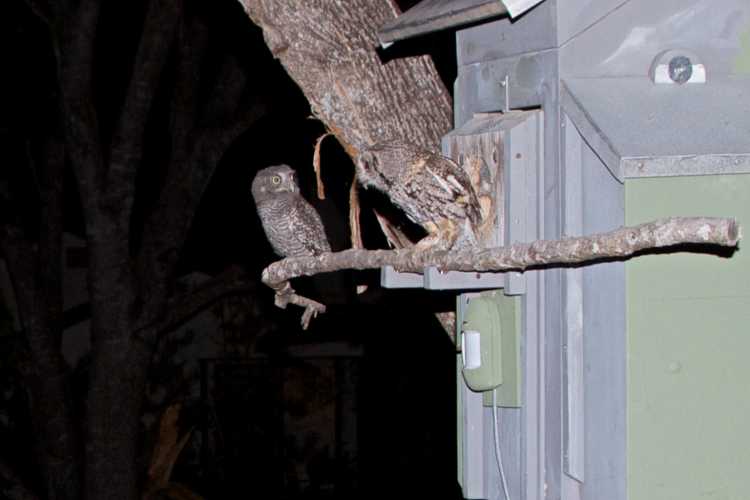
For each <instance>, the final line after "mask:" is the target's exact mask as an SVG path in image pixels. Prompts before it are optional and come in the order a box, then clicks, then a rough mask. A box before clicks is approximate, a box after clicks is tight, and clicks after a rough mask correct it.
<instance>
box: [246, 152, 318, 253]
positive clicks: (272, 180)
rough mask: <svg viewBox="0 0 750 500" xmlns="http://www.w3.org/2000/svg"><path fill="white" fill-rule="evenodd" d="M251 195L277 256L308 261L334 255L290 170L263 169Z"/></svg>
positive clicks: (311, 207)
mask: <svg viewBox="0 0 750 500" xmlns="http://www.w3.org/2000/svg"><path fill="white" fill-rule="evenodd" d="M251 191H252V194H253V198H254V199H255V208H256V209H257V211H258V216H259V217H260V222H261V224H262V225H263V230H264V231H265V232H266V237H267V238H268V241H269V242H270V243H271V247H273V250H274V252H276V253H277V254H279V255H280V256H282V257H305V256H310V255H318V254H321V253H323V252H330V251H331V246H330V245H329V244H328V239H326V234H325V230H324V229H323V223H322V222H321V220H320V216H319V215H318V212H316V211H315V208H313V206H312V205H310V203H308V202H307V200H305V199H304V198H303V197H302V195H301V194H300V192H299V186H298V185H297V180H296V178H295V173H294V170H292V169H291V167H289V166H288V165H275V166H272V167H267V168H264V169H263V170H261V171H259V172H258V173H257V174H256V175H255V178H254V179H253V185H252V189H251Z"/></svg>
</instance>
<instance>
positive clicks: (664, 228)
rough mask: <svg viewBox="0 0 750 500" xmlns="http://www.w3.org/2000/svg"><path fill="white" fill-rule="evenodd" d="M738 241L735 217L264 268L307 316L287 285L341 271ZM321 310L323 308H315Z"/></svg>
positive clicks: (610, 254)
mask: <svg viewBox="0 0 750 500" xmlns="http://www.w3.org/2000/svg"><path fill="white" fill-rule="evenodd" d="M740 237H741V235H740V228H739V226H738V225H737V222H736V221H735V220H734V219H728V218H710V217H673V218H669V219H660V220H657V221H654V222H650V223H646V224H641V225H638V226H633V227H623V228H620V229H616V230H614V231H610V232H608V233H601V234H594V235H591V236H581V237H576V238H566V239H562V240H540V241H535V242H533V243H516V244H514V245H510V246H507V247H498V248H486V249H467V250H460V251H453V252H451V251H423V250H422V251H420V250H417V249H415V248H413V247H412V248H408V249H403V250H345V251H343V252H338V253H325V254H322V255H319V256H317V257H296V258H288V259H283V260H280V261H278V262H274V263H273V264H271V265H270V266H268V267H267V268H265V269H264V270H263V277H262V280H263V283H265V284H266V285H268V286H269V287H271V288H273V289H274V290H275V291H276V302H277V305H280V307H284V305H285V304H287V303H294V304H298V305H303V306H304V307H305V309H306V311H305V314H308V310H309V309H310V305H308V304H306V303H305V301H307V300H309V299H305V298H304V297H300V296H298V295H297V294H296V293H295V292H294V289H292V287H291V285H290V284H289V280H290V279H292V278H297V277H300V276H311V275H314V274H319V273H326V272H331V271H338V270H342V269H360V270H361V269H377V268H380V267H383V266H393V267H394V268H396V269H398V270H399V271H402V272H412V273H422V272H424V269H425V268H428V267H436V268H438V269H440V270H441V271H477V272H486V271H493V272H502V271H523V270H526V269H530V268H537V267H542V266H559V265H568V264H580V263H584V262H591V261H596V260H601V259H612V258H620V259H624V258H629V257H632V256H634V255H635V254H637V253H639V252H643V251H646V250H652V249H657V248H666V247H675V246H677V245H685V244H699V245H715V246H725V247H735V246H736V245H737V243H738V241H739V239H740ZM289 297H292V298H293V299H291V298H289ZM324 310H325V309H323V311H324ZM323 311H321V310H320V308H318V310H317V312H323ZM308 321H309V320H308ZM303 326H305V325H304V324H303Z"/></svg>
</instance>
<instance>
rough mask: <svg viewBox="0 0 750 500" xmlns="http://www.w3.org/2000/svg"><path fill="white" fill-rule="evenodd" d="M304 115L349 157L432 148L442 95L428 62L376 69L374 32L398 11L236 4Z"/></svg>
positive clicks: (440, 122) (445, 124)
mask: <svg viewBox="0 0 750 500" xmlns="http://www.w3.org/2000/svg"><path fill="white" fill-rule="evenodd" d="M240 3H242V5H243V6H244V8H245V10H246V12H247V13H248V15H249V16H250V18H251V19H252V20H253V22H255V24H257V25H258V26H260V27H261V28H262V29H263V35H264V37H265V40H266V43H267V44H268V47H269V48H270V49H271V52H272V53H273V54H274V56H275V57H277V58H278V59H279V60H280V61H281V63H282V64H283V65H284V68H286V71H287V72H288V73H289V75H290V76H291V77H292V78H293V79H294V81H295V82H297V84H298V85H299V86H300V88H301V89H302V92H304V94H305V96H306V97H307V99H308V101H309V102H310V106H311V107H312V111H313V113H314V114H315V116H316V117H318V118H319V119H320V120H321V121H322V122H323V123H324V124H325V126H326V127H327V128H328V129H329V130H330V131H331V132H332V133H333V134H334V135H336V137H337V138H338V139H339V141H340V142H341V143H342V144H343V145H344V148H345V149H346V150H347V152H348V153H349V154H350V155H354V154H356V152H357V151H358V149H359V147H360V146H361V145H362V144H368V143H372V142H375V141H378V142H379V141H387V140H394V139H399V140H400V141H401V142H406V143H411V144H414V145H416V146H423V147H426V148H428V149H439V146H440V138H441V137H442V136H443V135H444V134H445V133H446V132H447V131H448V130H449V128H450V126H451V116H452V107H451V106H452V104H451V99H450V95H449V93H448V92H447V90H446V89H445V86H444V85H443V83H442V81H441V80H440V77H439V75H438V74H437V71H436V70H435V67H434V65H433V63H432V60H431V59H430V58H429V56H418V57H405V58H399V59H394V60H392V61H388V62H384V61H383V60H382V59H381V58H380V56H379V55H378V52H377V50H376V49H377V46H378V41H377V36H376V30H377V28H378V27H379V26H381V25H383V24H384V23H385V22H387V21H390V20H391V19H393V18H395V17H396V16H397V15H398V13H399V11H398V8H397V7H396V6H395V4H394V2H393V1H391V0H348V1H346V2H332V1H330V2H329V1H318V2H300V1H298V0H240Z"/></svg>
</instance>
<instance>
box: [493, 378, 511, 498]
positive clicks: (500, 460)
mask: <svg viewBox="0 0 750 500" xmlns="http://www.w3.org/2000/svg"><path fill="white" fill-rule="evenodd" d="M497 425H498V419H497V389H492V435H493V437H494V438H495V457H496V458H497V468H498V469H499V470H500V482H501V483H502V485H503V493H504V494H505V500H510V495H509V494H508V483H507V482H506V481H505V470H504V469H503V455H502V454H501V453H500V438H499V437H498V430H497Z"/></svg>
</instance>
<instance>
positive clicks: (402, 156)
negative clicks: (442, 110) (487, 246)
mask: <svg viewBox="0 0 750 500" xmlns="http://www.w3.org/2000/svg"><path fill="white" fill-rule="evenodd" d="M355 163H356V168H357V178H358V179H359V182H360V183H362V184H363V185H364V186H365V187H374V188H376V189H378V190H379V191H382V192H383V193H385V194H386V195H388V197H389V198H390V199H391V201H392V202H393V203H394V204H395V205H396V206H398V207H399V208H401V210H403V211H404V213H406V215H407V217H409V219H411V220H412V221H413V222H416V223H417V224H419V225H421V226H422V227H423V228H424V229H425V230H426V231H427V233H428V236H427V237H426V238H424V239H422V240H421V241H420V242H419V243H418V244H417V245H418V247H420V248H423V249H426V248H436V249H451V248H453V247H454V243H456V240H457V238H458V237H459V235H461V233H462V232H469V233H471V234H472V235H474V234H475V233H476V229H477V228H478V227H479V224H480V222H481V211H480V205H479V200H478V199H477V195H476V193H475V192H474V188H473V187H472V185H471V181H470V180H469V176H468V174H467V173H466V172H465V171H464V170H463V169H462V168H461V167H460V166H458V165H457V164H456V163H455V162H453V160H451V159H450V158H446V157H444V156H442V155H440V154H437V153H433V152H431V151H428V150H426V149H423V148H419V147H415V146H411V145H406V144H399V143H387V144H375V145H372V146H368V147H364V148H362V149H361V150H360V152H359V155H358V156H357V159H356V161H355Z"/></svg>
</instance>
